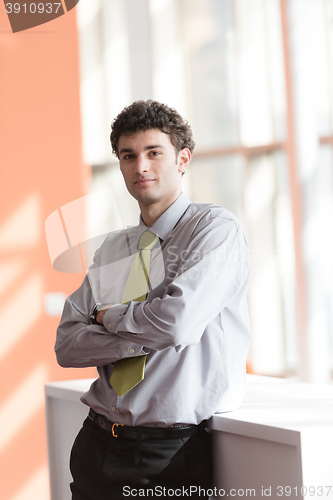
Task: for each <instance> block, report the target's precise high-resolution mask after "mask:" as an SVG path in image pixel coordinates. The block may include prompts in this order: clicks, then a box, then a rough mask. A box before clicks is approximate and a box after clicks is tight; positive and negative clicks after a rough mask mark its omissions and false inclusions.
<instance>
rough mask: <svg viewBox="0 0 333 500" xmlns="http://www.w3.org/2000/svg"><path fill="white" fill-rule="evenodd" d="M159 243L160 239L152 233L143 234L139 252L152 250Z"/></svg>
mask: <svg viewBox="0 0 333 500" xmlns="http://www.w3.org/2000/svg"><path fill="white" fill-rule="evenodd" d="M157 241H158V237H157V236H156V235H155V234H154V233H152V232H151V231H145V232H144V233H142V235H141V237H140V239H139V245H138V250H152V249H153V248H154V246H155V245H156V243H157Z"/></svg>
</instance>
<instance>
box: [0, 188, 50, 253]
mask: <svg viewBox="0 0 333 500" xmlns="http://www.w3.org/2000/svg"><path fill="white" fill-rule="evenodd" d="M39 205H40V204H39V198H38V196H37V194H32V195H30V196H29V197H28V198H27V199H26V200H25V201H24V202H23V203H22V204H21V205H20V206H19V207H18V209H17V210H16V212H14V214H13V215H12V216H11V217H9V219H8V220H7V221H6V222H5V224H4V225H3V226H2V228H1V230H0V249H1V250H9V249H14V248H19V249H22V248H24V247H33V246H34V245H36V244H37V243H38V241H39V239H40V236H41V234H40V215H39V214H40V206H39Z"/></svg>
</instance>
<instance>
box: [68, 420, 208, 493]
mask: <svg viewBox="0 0 333 500" xmlns="http://www.w3.org/2000/svg"><path fill="white" fill-rule="evenodd" d="M70 469H71V473H72V476H73V482H72V483H71V485H70V487H71V491H72V500H118V499H121V500H124V499H126V498H130V499H131V498H133V497H135V496H137V497H141V498H153V499H157V498H159V499H161V498H169V497H171V496H173V497H176V498H192V499H199V498H200V500H203V499H204V498H208V495H209V493H208V495H207V494H206V491H207V490H209V489H210V488H211V482H212V481H211V479H212V454H211V439H210V434H209V432H208V431H207V430H206V429H205V427H204V425H202V424H201V425H200V426H198V428H197V430H196V431H195V433H194V434H192V436H190V437H187V438H180V439H172V440H171V439H163V440H162V439H159V440H147V441H144V442H143V443H137V442H133V441H126V440H124V439H120V438H114V437H113V436H111V435H110V434H109V433H108V432H107V431H104V430H103V429H101V428H100V427H99V425H98V423H97V422H93V421H92V420H91V419H90V418H89V417H88V418H87V419H86V420H85V421H84V423H83V427H82V429H81V430H80V432H79V434H78V436H77V437H76V440H75V442H74V445H73V448H72V453H71V459H70Z"/></svg>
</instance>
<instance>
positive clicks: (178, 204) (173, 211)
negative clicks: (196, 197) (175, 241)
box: [139, 192, 192, 240]
mask: <svg viewBox="0 0 333 500" xmlns="http://www.w3.org/2000/svg"><path fill="white" fill-rule="evenodd" d="M191 203H192V202H191V201H190V200H189V199H188V198H187V196H186V195H185V194H184V193H183V192H182V193H181V194H180V196H179V197H178V198H177V200H176V201H174V202H173V204H172V205H170V207H169V208H168V209H167V210H166V211H165V212H163V214H162V215H161V216H160V217H159V218H158V219H157V220H156V221H155V222H154V224H153V225H152V226H151V227H150V228H149V231H151V232H152V233H154V234H156V235H157V236H158V237H159V238H161V239H162V240H164V239H165V238H166V236H167V235H168V234H169V233H170V231H172V229H173V228H174V227H175V225H176V224H177V222H178V221H179V219H180V218H181V216H182V215H183V213H184V212H185V210H186V209H187V208H188V207H189V206H190V204H191ZM139 225H140V226H145V227H147V226H146V224H145V223H144V222H143V220H142V217H141V215H140V223H139Z"/></svg>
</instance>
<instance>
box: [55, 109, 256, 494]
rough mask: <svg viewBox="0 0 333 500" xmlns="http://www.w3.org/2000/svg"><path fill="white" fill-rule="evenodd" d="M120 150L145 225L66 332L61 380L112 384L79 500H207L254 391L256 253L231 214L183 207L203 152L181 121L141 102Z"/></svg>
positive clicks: (93, 433)
mask: <svg viewBox="0 0 333 500" xmlns="http://www.w3.org/2000/svg"><path fill="white" fill-rule="evenodd" d="M111 144H112V148H113V151H114V153H115V154H116V155H117V157H118V158H119V163H120V170H121V172H122V175H123V177H124V180H125V183H126V187H127V189H128V191H129V193H130V194H131V195H132V196H133V197H134V198H135V199H136V200H137V201H138V204H139V207H140V211H141V217H140V223H139V225H138V226H137V227H135V228H130V229H126V230H124V231H120V232H117V233H116V234H110V235H109V236H108V237H107V238H106V240H105V242H104V243H103V245H102V246H101V248H100V249H99V250H98V251H97V252H96V254H95V258H94V263H93V265H92V266H91V268H90V270H89V273H88V276H87V277H86V279H85V280H84V282H83V284H82V286H81V287H80V288H79V289H78V290H77V291H76V292H74V293H73V294H72V295H71V296H70V297H69V298H68V299H67V301H66V303H65V307H64V311H63V316H62V319H61V322H60V325H59V328H58V332H57V342H56V353H57V359H58V362H59V364H60V365H61V366H64V367H86V366H96V367H97V370H98V373H99V378H98V379H97V380H96V381H95V382H94V383H93V384H92V386H91V388H90V390H89V391H88V393H87V394H85V395H84V396H83V398H82V401H83V402H84V403H85V404H87V405H88V406H89V407H90V411H89V415H88V417H87V419H86V420H85V422H84V424H83V427H82V429H81V431H80V433H79V435H78V436H77V438H76V441H75V443H74V446H73V449H72V454H71V472H72V475H73V483H72V484H71V490H72V494H73V497H72V498H73V499H74V500H88V499H89V500H104V499H108V500H109V499H118V498H124V497H126V496H143V495H144V494H145V495H146V496H149V497H150V498H160V497H161V496H162V497H163V496H164V497H165V496H178V497H180V498H185V497H186V498H188V496H190V497H191V498H201V499H202V498H207V490H209V488H210V487H211V474H212V461H211V443H210V435H209V433H208V432H207V430H206V428H205V427H206V426H205V423H206V420H207V419H209V418H210V417H211V416H212V415H213V414H214V413H215V412H217V411H230V410H233V409H235V408H236V407H237V406H238V405H239V403H240V401H241V398H242V396H243V391H244V382H245V362H246V356H247V351H248V346H249V321H248V311H247V304H246V291H247V286H248V281H249V274H250V269H249V258H248V250H247V245H246V241H245V238H244V236H243V233H242V232H241V230H240V228H239V225H238V223H237V221H236V219H235V217H234V216H233V215H232V214H231V213H230V212H228V211H227V210H225V209H224V208H220V207H218V206H216V205H213V204H199V203H192V202H191V201H189V200H188V198H187V197H186V196H185V195H184V193H182V191H181V186H182V175H183V174H184V173H185V171H186V169H187V168H188V166H189V163H190V160H191V153H192V150H193V148H194V142H193V139H192V131H191V128H190V127H189V125H188V124H187V122H185V121H184V120H183V118H182V117H181V116H180V115H179V114H178V113H177V112H176V111H175V110H174V109H171V108H169V107H167V106H165V105H164V104H160V103H158V102H155V101H151V100H150V101H146V102H145V101H138V102H134V103H133V104H132V105H131V106H129V107H128V108H125V109H124V110H123V111H122V112H121V113H120V114H119V115H118V117H117V118H116V119H115V121H114V122H113V124H112V133H111ZM202 175H205V171H204V170H203V172H202ZM199 488H201V490H199Z"/></svg>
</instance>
